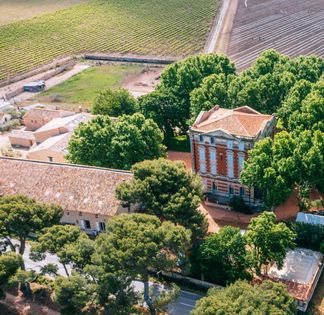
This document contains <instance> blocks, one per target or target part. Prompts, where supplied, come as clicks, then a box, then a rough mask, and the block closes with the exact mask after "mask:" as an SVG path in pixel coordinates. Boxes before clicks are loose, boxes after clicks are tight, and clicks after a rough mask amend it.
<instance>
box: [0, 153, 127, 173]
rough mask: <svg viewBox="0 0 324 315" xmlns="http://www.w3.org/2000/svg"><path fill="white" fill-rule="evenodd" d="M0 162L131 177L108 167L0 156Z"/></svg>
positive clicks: (123, 171)
mask: <svg viewBox="0 0 324 315" xmlns="http://www.w3.org/2000/svg"><path fill="white" fill-rule="evenodd" d="M1 160H9V161H10V160H11V161H16V162H27V163H31V164H45V165H54V166H62V167H71V168H81V169H92V170H98V171H105V172H114V173H121V174H125V175H126V174H128V175H133V172H132V171H126V170H119V169H115V168H108V167H100V166H91V165H82V164H72V163H59V162H47V161H38V160H29V159H18V158H12V157H4V156H0V161H1Z"/></svg>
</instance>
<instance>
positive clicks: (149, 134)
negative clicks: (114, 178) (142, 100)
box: [68, 114, 165, 169]
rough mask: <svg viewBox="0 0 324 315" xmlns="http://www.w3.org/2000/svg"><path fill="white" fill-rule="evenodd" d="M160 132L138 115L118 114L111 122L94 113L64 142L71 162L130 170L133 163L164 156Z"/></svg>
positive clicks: (156, 127)
mask: <svg viewBox="0 0 324 315" xmlns="http://www.w3.org/2000/svg"><path fill="white" fill-rule="evenodd" d="M162 142H163V134H162V132H161V131H160V130H159V128H158V126H157V124H156V123H155V122H154V121H153V120H151V119H145V118H144V116H143V115H141V114H134V115H132V116H127V115H124V116H121V117H120V118H119V120H118V121H117V122H115V123H111V121H110V118H109V117H105V116H97V117H96V118H94V119H92V120H91V121H89V122H88V123H86V124H80V125H79V126H78V127H77V128H76V129H75V130H74V134H73V135H72V137H71V140H70V142H69V145H68V151H69V154H68V159H69V161H70V162H72V163H79V164H87V165H94V166H104V167H111V168H119V169H130V168H131V166H132V165H133V164H135V163H137V162H140V161H143V160H145V159H154V158H158V157H161V156H164V155H165V147H164V145H163V144H162Z"/></svg>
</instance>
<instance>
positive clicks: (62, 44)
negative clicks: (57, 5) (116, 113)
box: [0, 0, 218, 81]
mask: <svg viewBox="0 0 324 315" xmlns="http://www.w3.org/2000/svg"><path fill="white" fill-rule="evenodd" d="M217 5H218V0H199V1H197V0H163V1H162V0H89V2H87V3H82V4H75V5H73V6H71V7H68V8H66V9H62V10H59V11H56V12H54V13H49V14H44V15H41V16H37V17H34V18H32V19H29V20H24V21H18V22H14V23H10V24H7V25H2V26H0V81H1V80H4V79H6V78H8V77H11V76H14V75H16V74H18V73H22V72H26V71H29V70H32V69H34V68H35V67H37V66H40V65H42V64H45V63H49V62H51V61H52V60H53V59H55V58H58V57H62V56H66V55H73V54H77V53H82V52H107V53H118V54H136V55H156V56H179V57H183V56H186V55H189V54H194V53H197V52H200V51H201V50H202V49H203V47H204V45H205V42H206V39H207V36H208V32H209V29H210V26H211V24H212V21H213V17H214V16H215V14H216V11H217Z"/></svg>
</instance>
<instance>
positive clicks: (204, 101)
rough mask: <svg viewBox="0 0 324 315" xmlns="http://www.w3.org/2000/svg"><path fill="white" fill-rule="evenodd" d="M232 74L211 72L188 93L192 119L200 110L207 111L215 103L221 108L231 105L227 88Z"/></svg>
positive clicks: (232, 76) (232, 77) (232, 78)
mask: <svg viewBox="0 0 324 315" xmlns="http://www.w3.org/2000/svg"><path fill="white" fill-rule="evenodd" d="M235 78H236V77H235V76H234V75H225V74H224V73H220V74H211V75H210V76H208V77H206V78H204V79H203V81H202V83H201V85H200V86H199V87H197V88H196V89H194V90H193V91H192V92H191V93H190V104H191V105H190V110H191V117H192V120H194V119H196V117H197V116H198V115H199V113H200V112H201V111H207V110H210V109H211V108H213V107H214V106H215V105H219V106H221V107H223V108H229V107H231V105H232V104H231V100H230V97H229V93H228V89H229V86H230V84H231V81H232V80H234V79H235Z"/></svg>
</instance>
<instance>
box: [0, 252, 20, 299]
mask: <svg viewBox="0 0 324 315" xmlns="http://www.w3.org/2000/svg"><path fill="white" fill-rule="evenodd" d="M21 265H22V258H21V256H20V255H16V254H15V253H12V252H9V253H5V254H3V255H0V299H1V298H3V297H4V292H3V286H4V285H6V284H7V283H8V281H9V280H10V278H11V277H12V276H14V275H15V274H16V272H17V270H18V269H19V267H20V266H21Z"/></svg>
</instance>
